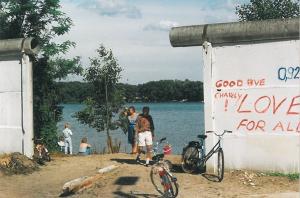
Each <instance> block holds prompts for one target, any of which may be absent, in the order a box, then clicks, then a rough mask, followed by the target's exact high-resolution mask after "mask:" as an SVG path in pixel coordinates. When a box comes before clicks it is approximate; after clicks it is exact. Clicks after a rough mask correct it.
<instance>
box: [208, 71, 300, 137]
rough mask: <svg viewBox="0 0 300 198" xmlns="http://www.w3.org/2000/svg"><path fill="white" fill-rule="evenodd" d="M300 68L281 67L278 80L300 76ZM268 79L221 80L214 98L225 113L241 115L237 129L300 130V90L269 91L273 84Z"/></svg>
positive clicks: (258, 130) (249, 130) (257, 130)
mask: <svg viewBox="0 0 300 198" xmlns="http://www.w3.org/2000/svg"><path fill="white" fill-rule="evenodd" d="M291 68H293V69H291ZM299 70H300V67H280V68H279V69H278V80H279V81H284V82H286V81H287V80H289V79H298V78H299V77H298V75H299ZM266 83H267V82H266V79H265V78H263V79H252V78H249V79H246V80H242V79H238V80H217V81H216V82H215V88H216V90H217V91H216V92H215V94H214V99H215V101H216V102H220V103H221V105H222V106H223V107H224V108H223V111H224V113H229V112H230V113H232V114H235V115H237V116H238V117H239V118H240V120H237V122H236V123H235V126H234V127H235V129H236V130H237V131H239V130H242V131H248V132H266V131H270V130H271V131H273V132H296V133H300V119H299V118H300V93H299V92H298V93H297V92H296V93H295V94H294V95H293V94H288V95H287V94H286V95H284V94H267V93H268V92H265V93H264V90H266V89H270V88H269V87H268V88H267V87H266ZM248 90H252V91H250V92H248ZM253 90H254V91H253ZM253 117H255V119H253ZM270 118H271V119H270Z"/></svg>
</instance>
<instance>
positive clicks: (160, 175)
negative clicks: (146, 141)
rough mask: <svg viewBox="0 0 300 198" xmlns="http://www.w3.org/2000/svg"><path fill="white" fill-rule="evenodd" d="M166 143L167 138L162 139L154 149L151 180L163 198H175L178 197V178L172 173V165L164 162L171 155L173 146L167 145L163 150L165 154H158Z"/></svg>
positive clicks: (166, 161)
mask: <svg viewBox="0 0 300 198" xmlns="http://www.w3.org/2000/svg"><path fill="white" fill-rule="evenodd" d="M164 141H166V138H162V139H160V140H159V141H158V142H156V144H155V146H154V147H153V157H152V160H153V161H154V164H153V166H152V168H151V172H150V178H151V182H152V184H153V185H154V187H155V189H156V190H157V192H159V193H160V194H161V195H163V197H168V198H173V197H176V196H177V195H178V184H177V178H176V177H175V176H173V175H172V173H171V171H170V169H171V168H172V163H171V162H170V161H168V160H164V156H165V154H170V153H171V146H170V145H169V144H165V146H164V148H163V151H164V152H163V153H158V150H159V147H160V145H161V144H162V143H163V142H164Z"/></svg>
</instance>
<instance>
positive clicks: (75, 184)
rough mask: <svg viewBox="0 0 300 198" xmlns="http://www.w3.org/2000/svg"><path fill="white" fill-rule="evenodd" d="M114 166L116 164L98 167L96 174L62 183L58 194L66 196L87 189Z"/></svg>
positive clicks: (114, 167)
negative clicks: (61, 188)
mask: <svg viewBox="0 0 300 198" xmlns="http://www.w3.org/2000/svg"><path fill="white" fill-rule="evenodd" d="M116 168H118V166H116V165H111V166H107V167H105V168H102V169H100V170H99V171H98V173H97V174H96V175H93V176H90V177H88V176H84V177H80V178H77V179H73V180H71V181H68V182H67V183H65V184H64V185H63V193H62V194H61V195H60V196H67V195H70V194H74V193H77V192H80V191H82V190H84V189H87V188H89V187H91V186H92V185H93V184H94V183H95V182H96V181H97V180H98V179H100V178H102V177H103V176H104V174H105V173H108V172H110V171H112V170H115V169H116Z"/></svg>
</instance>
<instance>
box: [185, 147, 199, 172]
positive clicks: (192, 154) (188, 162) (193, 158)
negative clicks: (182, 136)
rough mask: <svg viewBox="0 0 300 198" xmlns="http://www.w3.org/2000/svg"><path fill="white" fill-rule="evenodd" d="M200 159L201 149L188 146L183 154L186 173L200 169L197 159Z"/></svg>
mask: <svg viewBox="0 0 300 198" xmlns="http://www.w3.org/2000/svg"><path fill="white" fill-rule="evenodd" d="M198 160H199V151H198V149H197V148H196V147H188V148H186V150H185V152H184V153H183V154H182V161H181V167H182V170H183V171H184V172H186V173H194V172H196V171H197V170H198V166H197V161H198Z"/></svg>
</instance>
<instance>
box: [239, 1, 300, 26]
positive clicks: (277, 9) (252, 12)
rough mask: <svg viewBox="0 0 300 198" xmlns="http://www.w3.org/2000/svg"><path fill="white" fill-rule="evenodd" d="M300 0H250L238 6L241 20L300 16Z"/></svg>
mask: <svg viewBox="0 0 300 198" xmlns="http://www.w3.org/2000/svg"><path fill="white" fill-rule="evenodd" d="M299 6H300V4H299V0H296V1H294V0H250V3H249V4H244V5H241V6H237V7H236V14H237V15H238V16H239V20H240V21H256V20H266V19H280V18H282V19H286V18H293V17H297V16H299Z"/></svg>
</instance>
